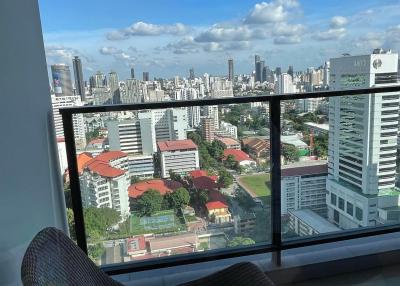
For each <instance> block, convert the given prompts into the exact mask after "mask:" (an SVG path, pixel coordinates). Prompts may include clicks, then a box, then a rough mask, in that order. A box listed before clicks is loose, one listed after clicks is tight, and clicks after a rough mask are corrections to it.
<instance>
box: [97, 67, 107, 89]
mask: <svg viewBox="0 0 400 286" xmlns="http://www.w3.org/2000/svg"><path fill="white" fill-rule="evenodd" d="M106 83H107V80H106V76H105V75H104V74H103V73H102V72H101V71H98V72H97V73H96V74H95V75H94V84H95V87H96V88H99V87H105V86H106V85H107V84H106Z"/></svg>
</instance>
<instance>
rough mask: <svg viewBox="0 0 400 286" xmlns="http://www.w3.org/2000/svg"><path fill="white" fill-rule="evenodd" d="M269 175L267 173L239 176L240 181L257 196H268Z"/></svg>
mask: <svg viewBox="0 0 400 286" xmlns="http://www.w3.org/2000/svg"><path fill="white" fill-rule="evenodd" d="M269 177H270V176H269V174H262V175H250V176H243V177H240V182H241V184H242V185H244V186H245V187H246V188H247V189H249V190H251V191H252V192H253V193H254V194H256V195H257V197H269V196H270V195H271V189H270V178H269Z"/></svg>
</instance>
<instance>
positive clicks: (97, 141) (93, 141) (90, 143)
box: [87, 138, 105, 145]
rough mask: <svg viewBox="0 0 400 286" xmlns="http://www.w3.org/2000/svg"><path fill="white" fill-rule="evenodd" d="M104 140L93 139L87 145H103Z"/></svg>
mask: <svg viewBox="0 0 400 286" xmlns="http://www.w3.org/2000/svg"><path fill="white" fill-rule="evenodd" d="M104 140H105V139H104V138H97V139H93V140H92V141H90V142H89V143H88V144H87V145H93V144H103V143H104Z"/></svg>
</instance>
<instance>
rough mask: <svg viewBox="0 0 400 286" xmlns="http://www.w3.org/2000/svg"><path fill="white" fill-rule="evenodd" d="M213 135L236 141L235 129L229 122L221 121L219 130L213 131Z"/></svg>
mask: <svg viewBox="0 0 400 286" xmlns="http://www.w3.org/2000/svg"><path fill="white" fill-rule="evenodd" d="M215 135H218V136H221V137H231V138H233V139H237V138H238V137H237V127H236V126H235V125H232V124H230V123H229V122H225V121H221V124H220V126H219V129H218V130H216V131H215Z"/></svg>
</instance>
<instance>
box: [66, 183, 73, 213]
mask: <svg viewBox="0 0 400 286" xmlns="http://www.w3.org/2000/svg"><path fill="white" fill-rule="evenodd" d="M64 197H65V205H66V206H67V208H69V209H72V196H71V185H70V183H69V182H68V183H64Z"/></svg>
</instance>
